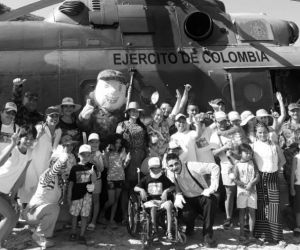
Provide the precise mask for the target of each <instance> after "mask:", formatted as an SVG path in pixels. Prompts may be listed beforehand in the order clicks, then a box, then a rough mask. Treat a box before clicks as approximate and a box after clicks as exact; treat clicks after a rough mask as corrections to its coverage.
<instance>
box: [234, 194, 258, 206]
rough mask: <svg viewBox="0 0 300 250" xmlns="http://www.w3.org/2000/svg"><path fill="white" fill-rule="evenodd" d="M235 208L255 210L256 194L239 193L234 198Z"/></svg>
mask: <svg viewBox="0 0 300 250" xmlns="http://www.w3.org/2000/svg"><path fill="white" fill-rule="evenodd" d="M236 207H237V208H247V207H250V208H253V209H257V194H256V193H251V194H250V193H249V192H247V191H245V192H239V193H238V194H237V197H236Z"/></svg>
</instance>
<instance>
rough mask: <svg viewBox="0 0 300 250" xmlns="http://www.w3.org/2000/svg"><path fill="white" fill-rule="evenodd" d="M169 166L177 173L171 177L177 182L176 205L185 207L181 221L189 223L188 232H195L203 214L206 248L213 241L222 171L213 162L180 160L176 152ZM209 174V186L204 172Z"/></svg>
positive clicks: (168, 158)
mask: <svg viewBox="0 0 300 250" xmlns="http://www.w3.org/2000/svg"><path fill="white" fill-rule="evenodd" d="M167 166H168V168H169V169H170V170H171V171H172V172H173V173H174V175H173V179H171V180H172V181H173V182H174V183H175V185H176V199H175V202H174V206H176V207H178V208H181V209H182V215H181V216H182V220H183V222H184V223H185V224H186V235H188V236H191V235H193V234H194V226H195V219H196V218H197V215H198V214H201V215H202V217H203V219H204V223H203V230H202V234H203V237H204V244H205V245H206V247H212V246H213V245H214V242H213V240H212V236H213V225H214V220H215V216H216V210H217V203H218V200H217V197H216V196H215V195H214V194H213V193H214V192H216V191H217V189H218V185H219V176H220V170H219V166H218V165H216V164H214V163H202V162H187V163H183V162H181V161H180V159H179V157H178V156H177V155H176V154H169V155H168V156H167ZM206 174H210V175H211V178H210V182H211V184H210V186H208V184H207V182H206V181H205V178H204V175H206Z"/></svg>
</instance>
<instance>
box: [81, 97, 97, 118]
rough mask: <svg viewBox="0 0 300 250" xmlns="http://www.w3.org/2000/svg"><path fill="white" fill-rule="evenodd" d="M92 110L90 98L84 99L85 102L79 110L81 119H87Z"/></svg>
mask: <svg viewBox="0 0 300 250" xmlns="http://www.w3.org/2000/svg"><path fill="white" fill-rule="evenodd" d="M93 112H94V107H93V105H92V103H91V99H86V104H85V106H84V108H83V109H82V111H81V116H82V118H83V119H89V118H90V117H91V115H92V113H93Z"/></svg>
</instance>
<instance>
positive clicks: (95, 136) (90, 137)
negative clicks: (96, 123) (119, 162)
mask: <svg viewBox="0 0 300 250" xmlns="http://www.w3.org/2000/svg"><path fill="white" fill-rule="evenodd" d="M91 140H98V141H100V139H99V135H98V134H96V133H91V134H90V136H89V139H88V141H91Z"/></svg>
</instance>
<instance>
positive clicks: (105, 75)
mask: <svg viewBox="0 0 300 250" xmlns="http://www.w3.org/2000/svg"><path fill="white" fill-rule="evenodd" d="M99 80H104V81H110V80H116V81H119V82H121V83H123V84H125V85H126V84H127V78H126V77H125V76H124V75H123V73H121V72H120V71H117V70H113V69H106V70H102V71H101V72H100V73H99V74H98V76H97V81H99Z"/></svg>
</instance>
